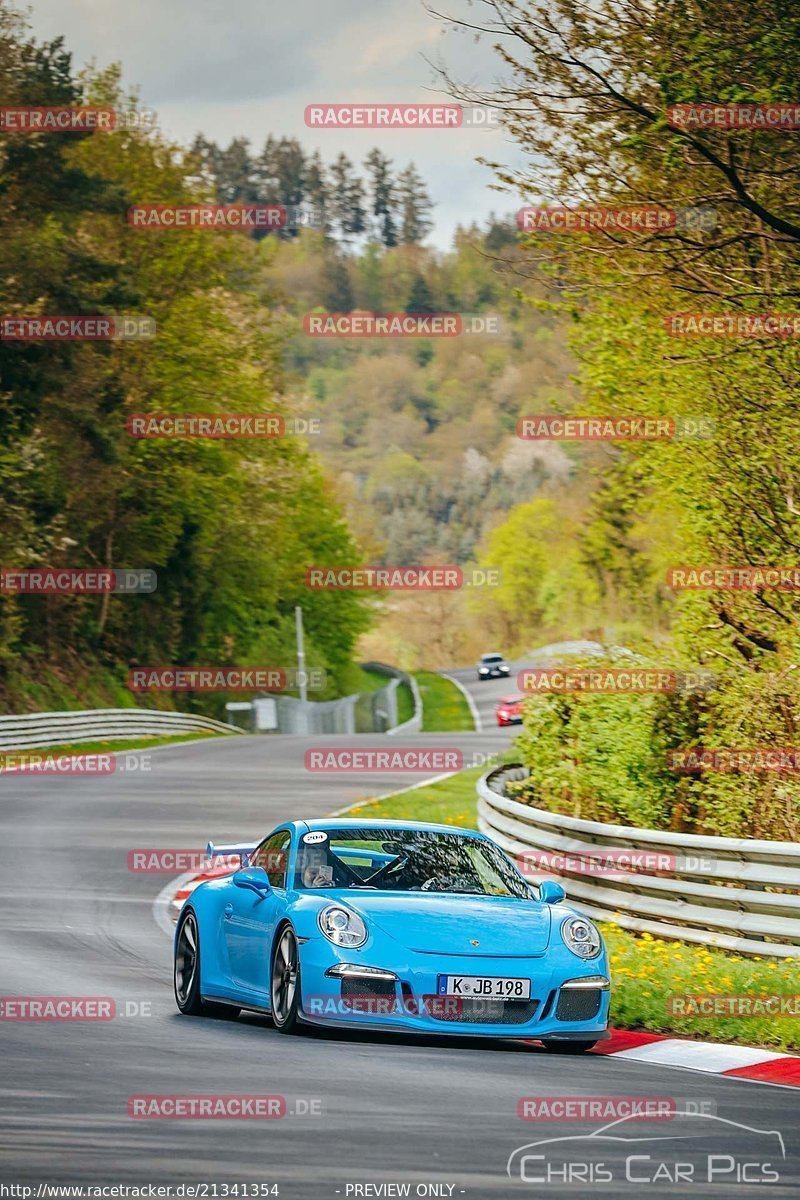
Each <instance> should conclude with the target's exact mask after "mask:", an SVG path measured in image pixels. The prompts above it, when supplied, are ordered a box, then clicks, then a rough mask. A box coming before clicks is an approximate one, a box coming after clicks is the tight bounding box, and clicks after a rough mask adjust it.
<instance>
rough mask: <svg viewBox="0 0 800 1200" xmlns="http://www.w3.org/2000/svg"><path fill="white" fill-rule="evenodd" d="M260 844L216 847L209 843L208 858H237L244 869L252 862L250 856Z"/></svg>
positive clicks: (241, 843) (247, 843) (236, 844)
mask: <svg viewBox="0 0 800 1200" xmlns="http://www.w3.org/2000/svg"><path fill="white" fill-rule="evenodd" d="M257 845H258V842H236V843H234V844H233V845H230V846H215V845H214V843H213V842H209V843H208V845H207V846H206V858H210V859H214V858H237V857H238V859H239V862H240V863H241V865H242V866H243V867H246V866H247V864H248V862H249V861H250V855H251V854H252V853H253V851H254V850H255V848H256V846H257Z"/></svg>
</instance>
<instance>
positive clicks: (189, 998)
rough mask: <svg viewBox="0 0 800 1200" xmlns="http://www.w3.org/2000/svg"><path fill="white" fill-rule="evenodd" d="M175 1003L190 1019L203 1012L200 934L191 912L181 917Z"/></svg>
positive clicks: (176, 956) (176, 961)
mask: <svg viewBox="0 0 800 1200" xmlns="http://www.w3.org/2000/svg"><path fill="white" fill-rule="evenodd" d="M174 984H175V1003H176V1004H177V1005H178V1008H179V1009H180V1010H181V1012H182V1013H184V1014H185V1015H186V1016H188V1017H199V1016H200V1013H201V1012H202V1010H203V1001H202V1000H201V999H200V934H199V933H198V931H197V917H196V916H195V915H194V913H193V912H191V910H190V911H189V912H187V913H186V915H185V916H184V917H181V922H180V927H179V929H178V937H177V940H176V942H175V973H174Z"/></svg>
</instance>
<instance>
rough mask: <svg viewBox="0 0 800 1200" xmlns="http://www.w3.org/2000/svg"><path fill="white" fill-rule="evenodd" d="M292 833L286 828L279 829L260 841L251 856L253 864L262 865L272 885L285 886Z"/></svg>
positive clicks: (255, 865)
mask: <svg viewBox="0 0 800 1200" xmlns="http://www.w3.org/2000/svg"><path fill="white" fill-rule="evenodd" d="M291 840H292V835H291V834H290V833H289V831H288V829H279V830H278V832H277V833H273V835H272V837H269V838H267V840H266V841H265V842H262V843H261V845H260V846H259V848H258V850H256V852H255V854H254V856H253V866H254V867H263V868H264V870H265V871H266V872H267V875H268V876H269V881H270V883H271V884H272V886H273V887H277V888H285V887H286V869H287V867H288V865H289V845H290V843H291Z"/></svg>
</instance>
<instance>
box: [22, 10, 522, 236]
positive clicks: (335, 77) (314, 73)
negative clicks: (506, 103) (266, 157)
mask: <svg viewBox="0 0 800 1200" xmlns="http://www.w3.org/2000/svg"><path fill="white" fill-rule="evenodd" d="M31 5H32V26H33V31H34V34H35V35H36V37H37V38H39V39H44V38H51V37H54V36H56V35H58V34H63V35H64V36H65V38H66V42H67V46H68V48H69V49H70V50H71V51H72V53H73V61H74V63H75V65H76V67H78V66H82V65H83V64H84V63H86V62H88V61H89V60H94V61H95V62H96V63H97V64H98V65H100V66H105V65H107V64H108V63H110V62H116V61H119V62H121V63H122V64H123V67H124V71H125V79H126V82H127V83H128V84H130V85H133V86H136V87H138V88H139V90H140V94H141V101H142V103H143V104H144V105H145V106H147V107H149V108H153V109H155V110H156V111H157V113H158V116H159V124H160V126H161V128H162V129H163V130H164V132H165V133H166V134H168V135H169V136H170V137H173V138H175V139H176V140H178V141H181V142H189V141H191V140H192V139H193V137H194V135H195V134H196V133H198V132H200V131H202V132H203V133H205V134H206V135H207V136H208V137H211V138H213V139H214V140H215V141H218V142H221V143H227V142H228V141H229V140H230V139H231V138H232V137H236V136H239V135H243V136H245V137H247V138H249V139H250V141H251V143H252V144H253V146H254V147H256V148H257V149H260V148H261V145H262V143H263V141H264V139H265V138H266V136H267V134H270V133H271V134H273V135H276V136H278V137H280V136H283V135H287V136H295V137H297V138H299V139H300V140H301V141H302V143H303V145H304V146H306V147H307V148H308V149H309V150H312V149H314V148H318V149H319V150H320V152H321V154H322V156H323V159H324V160H325V161H326V162H329V161H331V160H332V159H333V158H335V157H336V155H337V154H338V153H339V152H340V151H344V152H345V153H346V154H347V155H348V157H350V158H351V159H354V160H356V161H358V160H360V159H362V158H363V156H364V154H365V153H366V152H367V151H368V150H369V149H370V147H371V146H373V145H376V144H379V145H380V146H381V148H382V149H383V150H384V151H385V152H386V153H388V154H389V155H390V156H391V157H392V158H393V159H394V160H395V162H396V163H397V164H398V166H403V165H405V164H406V163H407V162H408V161H409V160H412V159H413V161H414V162H415V163H416V165H417V168H418V169H419V171H420V173H421V175H422V176H423V178H424V179H425V181H426V184H427V186H428V188H429V191H430V193H431V196H432V198H433V200H434V201H435V205H436V207H435V209H434V213H433V215H434V219H435V222H436V228H435V231H434V233H433V234H432V235H431V238H430V239H429V241H431V242H433V243H434V244H437V245H440V246H443V245H447V244H448V243H449V240H450V236H451V234H452V231H453V229H454V228H455V226H456V225H457V224H458V223H467V222H469V221H471V220H475V219H477V220H480V219H482V218H484V217H485V216H487V215H488V213H489V212H490V211H492V210H495V211H497V212H511V211H513V210H514V209H515V208H516V206H517V204H516V201H515V200H513V199H512V198H511V197H508V196H503V195H502V194H498V193H496V192H492V191H490V190H489V184H490V183H491V182H492V172H491V171H490V170H488V169H487V168H486V167H482V166H479V165H478V164H477V163H476V162H475V157H476V155H478V154H484V155H486V156H487V157H489V158H491V159H495V160H499V161H503V162H514V163H516V162H517V161H518V155H517V153H516V151H515V148H514V146H513V144H511V143H510V141H509V139H508V137H507V135H506V134H504V133H503V132H502V131H500V130H497V129H494V130H489V131H486V130H482V131H478V130H469V129H464V128H460V129H452V130H436V129H431V130H426V131H413V130H405V129H403V130H381V131H374V130H373V131H370V130H355V131H352V132H351V131H348V130H343V129H326V130H321V129H320V130H314V129H308V128H306V126H305V125H304V119H303V111H304V109H305V106H306V105H307V104H310V103H313V102H331V103H348V102H354V101H390V102H403V103H415V102H425V101H428V102H430V101H432V100H437V99H446V97H445V95H444V92H443V90H442V85H441V81H439V80H437V77H436V73H435V70H434V69H433V68H432V66H431V65H430V63H429V61H426V60H432V61H433V62H437V63H438V62H443V63H444V64H446V66H447V67H448V69H449V71H450V72H451V74H453V75H454V76H456V77H457V78H459V79H461V80H464V81H465V82H467V83H469V84H471V85H475V86H478V87H481V88H484V87H485V88H487V89H488V90H491V89H492V88H493V86H495V85H496V83H497V82H498V79H499V77H500V72H501V69H502V67H501V64H500V62H499V60H498V58H497V56H496V54H495V52H494V51H493V49H492V44H491V43H492V39H491V38H490V37H485V36H484V37H482V38H481V39H480V40H479V41H477V42H476V41H475V38H474V35H473V34H472V33H470V32H469V31H466V30H463V29H460V30H457V31H453V30H444V31H443V26H442V24H441V23H440V22H439V21H437V20H436V19H435V18H434V17H431V16H430V15H429V14H428V12H426V10H425V9H424V8H423V6H422V3H421V2H420V0H291V3H280V0H31ZM436 7H440V8H441V9H443V10H446V11H447V12H449V13H451V14H454V15H466V17H467V18H468V19H470V20H472V21H475V20H476V17H478V16H479V14H480V6H477V5H476V6H472V7H470V5H469V0H441V3H439V4H437V5H436Z"/></svg>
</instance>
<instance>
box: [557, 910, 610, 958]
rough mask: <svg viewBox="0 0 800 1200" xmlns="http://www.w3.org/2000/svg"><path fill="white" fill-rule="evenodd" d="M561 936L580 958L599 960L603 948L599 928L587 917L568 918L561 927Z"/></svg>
mask: <svg viewBox="0 0 800 1200" xmlns="http://www.w3.org/2000/svg"><path fill="white" fill-rule="evenodd" d="M561 936H562V938H563V939H564V944H565V945H566V946H568V947H569V949H570V950H571V951H572V953H573V954H577V956H578V958H597V956H598V954H599V953H600V951H601V950H602V948H603V943H602V941H601V940H600V933H599V931H598V930H597V927H596V926H595V925H593V924H592V922H591V921H588V920H587V919H586V917H567V919H566V921H565V922H564V923H563V925H562V926H561Z"/></svg>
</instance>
